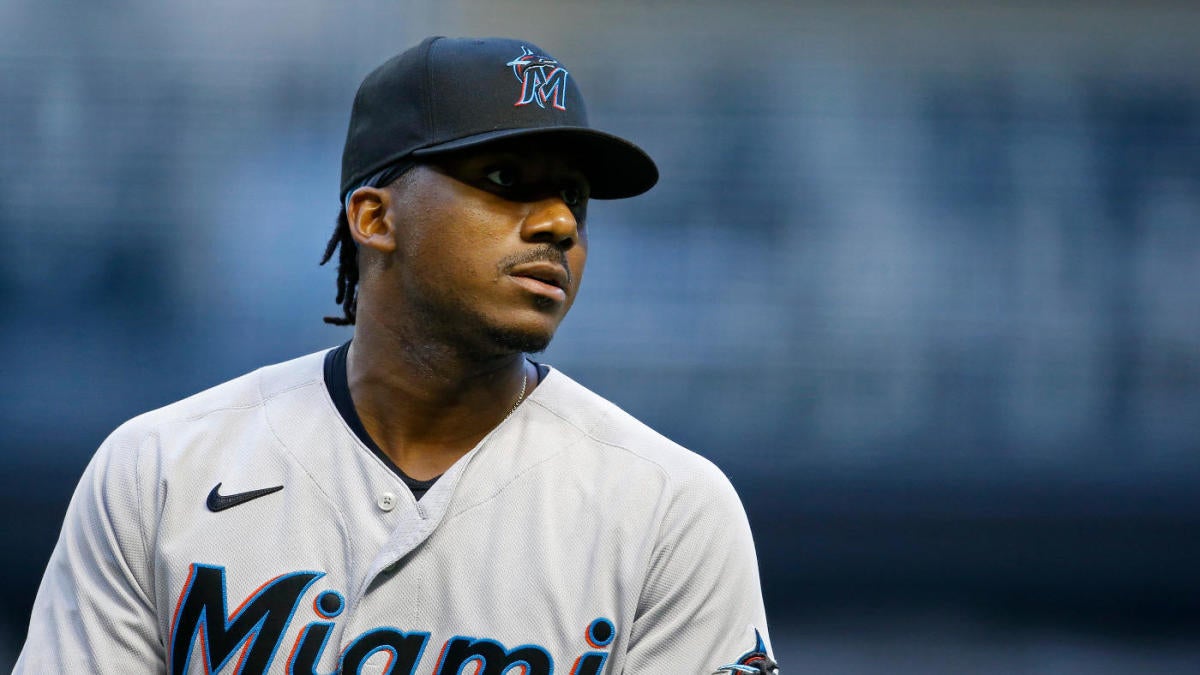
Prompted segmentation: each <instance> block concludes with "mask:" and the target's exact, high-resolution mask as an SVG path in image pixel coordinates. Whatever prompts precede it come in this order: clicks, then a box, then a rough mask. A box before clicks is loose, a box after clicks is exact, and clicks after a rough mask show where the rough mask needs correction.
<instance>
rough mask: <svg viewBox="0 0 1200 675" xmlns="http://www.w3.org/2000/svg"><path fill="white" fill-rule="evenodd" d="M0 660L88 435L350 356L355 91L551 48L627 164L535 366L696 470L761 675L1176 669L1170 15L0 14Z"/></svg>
mask: <svg viewBox="0 0 1200 675" xmlns="http://www.w3.org/2000/svg"><path fill="white" fill-rule="evenodd" d="M0 26H3V30H2V31H0V135H2V138H3V150H4V151H3V153H0V224H2V225H0V248H2V250H3V251H4V255H5V264H4V265H3V267H2V268H0V350H2V351H3V353H5V354H7V355H8V356H7V357H5V359H4V366H3V375H4V376H3V378H2V381H3V385H2V386H3V392H4V396H3V406H2V408H0V458H2V461H3V465H4V467H5V471H3V472H2V473H0V524H2V527H3V529H2V535H3V542H4V545H3V546H2V547H0V561H2V566H3V571H4V574H3V575H2V576H0V593H2V594H3V596H4V597H5V598H7V599H8V600H7V601H6V602H5V603H4V604H3V608H0V668H3V669H5V670H7V668H9V667H11V662H12V660H13V659H14V658H15V653H16V651H17V650H18V649H19V647H20V644H21V642H22V641H23V639H24V633H25V628H26V622H27V620H28V611H29V607H30V604H31V603H32V600H33V595H34V592H35V590H36V586H37V583H38V580H39V579H40V575H41V570H42V567H43V566H44V564H45V562H46V559H47V557H48V556H49V553H50V549H51V548H52V546H53V544H54V541H55V538H56V536H57V530H58V527H59V524H60V522H61V518H62V515H63V512H64V510H65V508H66V502H67V499H68V498H69V495H70V492H71V490H72V489H73V487H74V484H75V482H76V480H77V479H78V477H79V474H80V472H81V471H82V469H83V466H84V464H85V462H86V461H87V459H88V457H89V456H90V454H91V452H92V451H93V450H94V448H95V447H96V445H97V444H98V443H99V442H100V441H101V440H102V439H103V437H104V436H105V435H106V434H107V433H108V432H109V431H110V430H111V429H112V428H114V427H115V426H116V425H117V424H119V423H120V422H121V421H123V420H124V419H127V418H129V417H131V416H133V415H135V414H137V413H139V412H141V411H144V410H147V409H150V408H153V407H157V406H159V405H162V404H165V403H167V402H169V401H172V400H174V399H177V398H180V397H182V396H184V395H186V394H189V393H192V392H194V391H197V390H199V389H201V388H204V387H207V386H209V385H212V384H216V383H218V382H220V381H223V380H225V379H228V378H230V377H232V376H235V375H237V374H240V373H242V372H244V371H247V370H250V369H252V368H255V367H257V366H259V365H262V364H266V363H271V362H275V361H280V360H284V359H287V358H290V357H292V356H295V355H299V354H302V353H307V352H310V351H315V350H317V349H320V348H323V347H326V346H330V345H334V344H337V343H339V342H342V341H344V340H346V339H347V338H348V336H349V332H348V331H346V330H345V329H337V328H333V327H329V326H326V325H324V324H323V323H322V322H321V317H322V316H323V315H325V314H329V313H334V312H335V310H336V307H335V306H334V303H333V288H334V273H333V270H332V269H327V268H324V269H323V268H318V267H317V266H316V262H317V260H318V258H319V256H320V253H321V250H322V246H323V244H324V243H325V239H326V237H327V236H328V233H329V232H330V230H331V228H332V224H333V218H334V215H335V212H336V208H337V203H336V199H337V198H336V192H337V172H338V166H339V164H338V162H339V157H340V146H341V142H342V139H343V136H344V133H345V126H346V122H347V118H348V113H349V106H350V101H351V98H352V96H353V93H354V90H355V88H356V86H357V84H358V82H359V81H360V79H361V78H362V76H363V75H364V74H365V73H366V72H368V71H369V70H370V69H371V68H372V67H373V66H374V65H376V64H377V63H379V62H381V61H382V60H383V59H385V58H386V57H388V56H390V55H391V54H393V53H395V52H397V51H399V50H400V49H402V48H404V47H407V46H409V45H410V44H413V43H415V42H416V41H418V40H419V39H420V38H422V37H423V36H425V35H428V34H446V35H487V34H494V35H512V36H517V37H526V38H528V39H531V40H533V41H534V42H537V43H539V44H540V45H541V46H543V47H544V48H546V49H547V50H548V51H549V52H550V53H552V54H554V55H555V56H556V57H558V58H559V59H561V60H562V61H563V62H564V63H565V64H566V65H567V67H568V68H569V69H570V70H571V73H572V75H573V76H574V77H576V78H577V79H578V81H579V82H581V83H582V86H583V87H584V90H585V91H586V92H587V93H588V98H589V107H590V110H591V115H592V118H593V121H594V122H595V123H596V124H598V125H600V126H602V127H605V128H609V129H611V130H614V131H616V132H618V133H622V134H625V135H628V136H629V137H631V138H634V139H636V140H637V141H639V142H640V143H641V144H642V145H643V146H644V147H646V148H647V149H648V150H649V151H650V152H651V154H652V155H654V156H655V157H656V158H657V160H658V161H659V164H660V167H661V169H662V175H663V179H662V182H661V183H660V185H659V187H658V188H657V189H655V190H654V191H653V192H651V193H650V194H648V195H647V196H645V197H642V198H639V199H636V200H632V201H629V202H622V203H611V204H610V203H597V204H595V205H594V207H593V209H592V213H591V218H590V224H591V236H592V256H591V261H590V265H589V270H588V274H587V283H585V284H584V290H583V292H582V294H581V297H580V300H579V302H578V303H577V305H576V308H575V310H574V312H573V314H572V316H571V317H570V318H569V319H568V321H567V323H566V324H565V326H564V328H563V330H562V331H561V333H560V334H559V337H558V339H557V340H556V342H555V344H554V345H553V346H552V347H551V349H550V350H549V352H548V353H547V355H546V356H545V360H547V361H549V362H551V363H554V364H556V365H557V366H559V367H561V368H563V369H564V370H565V371H566V372H568V373H569V374H571V375H572V376H573V377H575V378H576V379H578V380H580V381H582V382H584V383H585V384H588V385H590V386H591V387H592V388H593V389H595V390H597V391H599V392H601V393H603V394H605V395H607V396H608V397H609V398H611V399H613V400H615V401H616V402H618V403H619V404H621V405H622V406H624V407H625V408H626V409H628V410H630V411H631V412H633V413H634V414H636V415H638V416H639V417H641V418H642V419H644V420H645V421H647V422H649V423H650V424H651V425H653V426H655V427H656V428H658V429H659V430H661V431H663V432H664V433H666V434H667V435H669V436H671V437H673V438H675V439H676V440H678V441H680V442H681V443H683V444H685V445H687V446H689V447H691V448H694V449H696V450H697V451H699V452H701V453H702V454H704V455H706V456H708V457H710V458H712V459H713V460H715V461H716V462H717V463H718V464H719V465H721V466H722V467H723V468H724V469H725V470H726V472H727V473H728V474H729V475H730V477H731V478H732V479H733V481H734V483H735V484H736V485H737V487H738V488H739V490H740V492H741V494H742V495H743V497H744V500H745V503H746V506H747V509H748V511H749V514H750V518H751V522H752V524H753V527H754V529H755V532H756V536H757V540H758V548H759V557H760V561H761V567H762V572H763V577H764V585H765V590H766V593H767V602H768V611H769V615H770V618H771V620H772V633H773V638H774V642H775V646H776V651H777V652H778V656H779V658H780V661H781V662H782V664H783V667H784V672H787V673H800V672H812V673H881V674H882V673H1013V672H1022V673H1147V672H1155V673H1185V672H1200V574H1197V569H1198V567H1200V489H1198V488H1200V455H1198V454H1197V453H1198V451H1200V38H1198V36H1200V5H1197V4H1196V3H1194V2H1161V1H1152V2H1136V3H1135V2H1132V1H1130V2H1110V3H1088V2H1061V1H1060V2H1049V3H1030V2H1016V1H999V2H986V3H985V2H978V1H976V2H965V3H947V2H934V1H932V0H920V1H917V2H911V3H887V2H879V1H876V2H863V1H860V0H848V1H845V2H833V1H827V2H817V3H800V2H796V3H787V2H765V1H753V0H751V1H748V2H739V3H729V2H717V1H714V0H705V1H698V2H685V1H682V0H647V1H645V2H621V1H614V2H582V1H578V0H574V1H559V2H554V1H551V0H538V1H522V2H515V1H497V2H489V3H478V4H476V3H470V2H461V1H455V0H439V1H436V2H435V1H432V0H429V1H420V2H395V1H392V2H370V1H367V0H349V1H344V2H329V1H321V0H291V1H288V2H281V1H276V2H270V1H267V0H255V1H252V2H251V1H245V0H238V1H236V2H235V1H233V0H210V1H208V2H203V3H183V2H170V3H157V2H132V1H129V2H99V3H97V2H85V1H83V0H61V1H60V2H53V3H45V2H33V1H30V0H13V1H9V2H4V3H2V4H0Z"/></svg>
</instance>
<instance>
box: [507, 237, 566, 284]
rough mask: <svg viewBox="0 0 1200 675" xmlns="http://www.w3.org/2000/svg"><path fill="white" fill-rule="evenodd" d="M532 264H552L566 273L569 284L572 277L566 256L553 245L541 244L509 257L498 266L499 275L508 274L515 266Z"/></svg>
mask: <svg viewBox="0 0 1200 675" xmlns="http://www.w3.org/2000/svg"><path fill="white" fill-rule="evenodd" d="M533 262H548V263H554V264H555V265H558V266H560V267H562V268H563V269H564V270H566V271H567V283H568V284H569V283H571V281H572V279H573V278H574V275H573V274H572V273H571V266H570V265H568V264H567V254H566V252H565V251H563V250H562V249H561V248H559V247H557V246H555V245H553V244H541V245H539V246H537V247H535V248H531V249H528V250H526V251H522V252H520V253H516V254H514V255H510V256H508V257H507V258H504V259H503V260H501V261H500V264H499V265H498V267H499V269H500V273H501V274H508V273H509V272H510V271H512V269H513V268H514V267H516V266H517V265H525V264H527V263H533Z"/></svg>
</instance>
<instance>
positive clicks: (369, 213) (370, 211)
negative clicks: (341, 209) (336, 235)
mask: <svg viewBox="0 0 1200 675" xmlns="http://www.w3.org/2000/svg"><path fill="white" fill-rule="evenodd" d="M392 199H394V197H393V195H392V193H391V191H390V190H388V189H386V188H373V187H361V188H359V189H357V190H355V191H354V192H353V193H352V194H351V195H350V198H349V200H347V203H346V222H347V223H349V225H350V236H352V237H354V241H355V243H357V244H358V245H359V247H364V246H365V247H367V248H369V249H373V250H376V251H379V252H380V253H391V252H392V251H395V250H396V228H395V223H394V222H393V220H392V214H391V203H392V202H391V200H392Z"/></svg>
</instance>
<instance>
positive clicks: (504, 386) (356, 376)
mask: <svg viewBox="0 0 1200 675" xmlns="http://www.w3.org/2000/svg"><path fill="white" fill-rule="evenodd" d="M346 370H347V372H346V375H347V380H348V383H349V386H350V396H351V398H352V399H353V401H354V407H355V410H356V411H357V412H358V416H359V418H360V419H361V420H362V422H363V426H364V427H365V428H366V430H367V433H369V434H370V435H371V438H372V439H373V440H374V441H375V443H376V444H377V445H379V447H380V448H381V449H382V450H383V451H384V453H385V454H387V455H388V457H389V458H391V460H392V461H394V462H395V463H396V464H397V466H399V467H400V468H401V469H403V470H404V472H405V473H407V474H408V475H410V476H412V477H413V478H417V479H419V480H426V479H429V478H433V477H434V476H438V475H441V474H442V473H444V472H445V471H446V469H448V468H449V467H450V465H452V464H453V463H454V462H455V461H457V460H458V459H459V458H460V457H462V456H463V455H464V454H466V453H467V452H469V451H470V450H471V449H472V448H474V447H475V446H476V445H477V444H478V443H479V441H480V440H482V439H483V437H484V436H486V435H487V433H488V432H490V431H491V430H492V429H494V428H495V427H496V425H498V424H500V422H502V421H504V419H505V418H506V417H507V416H508V415H509V414H510V413H511V412H512V410H513V408H514V405H515V404H516V403H517V402H518V401H519V400H520V399H521V398H522V396H523V394H522V389H524V390H525V394H524V395H527V394H528V392H529V391H531V390H532V389H533V387H534V386H535V385H536V379H537V378H536V373H535V372H533V368H532V366H531V364H529V363H528V362H527V361H526V360H525V357H524V355H523V354H520V353H512V354H499V355H491V356H488V357H486V358H479V357H472V356H471V355H467V354H463V353H462V350H455V349H452V348H450V347H448V346H446V345H439V344H435V343H430V342H428V341H422V340H419V339H417V338H415V337H414V336H411V335H406V334H403V333H401V332H398V331H396V330H390V329H389V327H385V326H383V325H381V324H379V323H376V322H373V321H371V319H370V317H369V316H368V317H364V316H363V315H361V314H360V315H359V322H358V325H357V326H356V328H355V333H354V341H353V342H352V343H351V345H350V353H349V355H348V358H347V362H346Z"/></svg>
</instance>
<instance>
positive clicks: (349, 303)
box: [321, 205, 358, 326]
mask: <svg viewBox="0 0 1200 675" xmlns="http://www.w3.org/2000/svg"><path fill="white" fill-rule="evenodd" d="M339 246H340V247H341V251H339V252H338V266H337V298H336V299H335V300H334V302H337V303H338V304H339V305H341V306H342V314H343V315H342V316H327V317H325V323H331V324H333V325H335V326H353V325H354V320H355V319H356V318H357V314H358V246H357V245H356V244H355V243H354V237H352V236H351V235H350V221H349V220H347V218H346V207H345V205H343V206H342V209H341V211H340V212H338V217H337V225H336V226H335V227H334V228H333V236H331V237H329V243H327V244H325V255H324V257H322V258H321V264H322V265H324V264H325V263H327V262H329V261H330V259H332V258H333V252H334V251H336V250H337V249H338V247H339Z"/></svg>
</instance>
